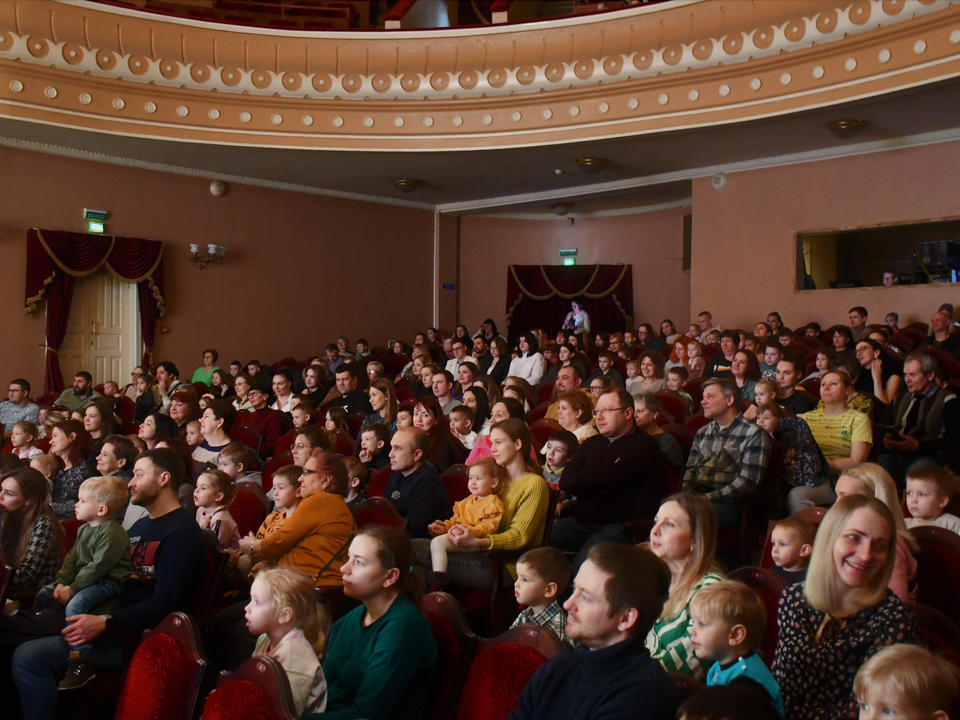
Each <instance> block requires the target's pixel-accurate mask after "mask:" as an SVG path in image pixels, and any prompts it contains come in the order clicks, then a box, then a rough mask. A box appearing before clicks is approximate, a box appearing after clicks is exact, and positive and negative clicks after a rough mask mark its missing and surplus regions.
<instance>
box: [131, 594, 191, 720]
mask: <svg viewBox="0 0 960 720" xmlns="http://www.w3.org/2000/svg"><path fill="white" fill-rule="evenodd" d="M199 637H200V633H199V629H198V628H197V626H196V621H194V620H193V618H191V617H189V616H188V615H185V614H184V613H179V612H178V613H173V614H171V615H168V616H167V617H166V618H164V620H163V622H161V623H160V624H159V625H158V626H157V627H156V628H155V629H154V630H148V631H147V632H146V633H145V634H144V640H143V642H142V643H141V644H140V646H139V647H138V648H137V651H136V652H135V653H134V654H133V658H132V659H131V661H130V665H129V667H128V668H127V676H126V679H125V681H124V683H123V690H122V691H121V693H120V699H119V700H118V702H117V712H116V715H115V716H114V720H167V719H168V718H184V719H185V720H188V719H189V718H192V717H193V714H194V708H195V707H196V704H197V700H198V699H199V697H200V696H201V688H202V687H203V685H204V679H205V678H206V676H207V674H208V671H209V664H208V663H207V660H206V658H205V657H204V656H203V652H202V650H200V648H199Z"/></svg>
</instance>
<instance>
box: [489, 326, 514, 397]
mask: <svg viewBox="0 0 960 720" xmlns="http://www.w3.org/2000/svg"><path fill="white" fill-rule="evenodd" d="M490 357H491V358H493V359H492V360H491V361H490V366H489V367H488V368H487V369H486V374H487V375H489V376H490V377H492V378H493V379H494V382H496V384H497V385H500V384H502V383H503V381H504V380H506V379H507V375H509V374H510V363H511V358H510V348H508V347H507V343H506V341H505V340H504V339H503V338H502V337H500V336H497V337H495V338H494V339H493V340H492V341H491V342H490Z"/></svg>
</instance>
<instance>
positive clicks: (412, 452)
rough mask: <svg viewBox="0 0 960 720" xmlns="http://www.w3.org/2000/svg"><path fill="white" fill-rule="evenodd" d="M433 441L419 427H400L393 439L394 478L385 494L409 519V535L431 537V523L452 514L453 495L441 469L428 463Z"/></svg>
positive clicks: (392, 475) (391, 454)
mask: <svg viewBox="0 0 960 720" xmlns="http://www.w3.org/2000/svg"><path fill="white" fill-rule="evenodd" d="M429 442H430V438H429V436H428V435H427V433H426V432H424V431H423V430H421V429H419V428H407V429H404V430H398V431H397V432H396V433H395V434H394V436H393V438H392V439H391V440H390V469H391V470H392V471H393V472H392V473H391V474H390V479H389V480H387V485H386V488H385V489H384V491H383V496H384V497H385V498H387V499H388V500H389V501H390V502H392V503H393V505H394V506H395V507H396V508H397V512H399V513H400V514H401V515H402V516H403V517H405V518H406V519H407V534H408V535H409V536H410V537H412V538H428V537H430V533H429V530H428V526H429V525H430V524H431V523H433V522H434V521H436V520H440V519H442V518H446V517H450V498H449V497H448V496H447V491H446V490H445V489H444V487H443V483H441V482H440V476H439V475H438V474H437V468H436V467H435V466H433V465H431V464H429V463H427V462H426V458H425V453H426V450H427V447H428V444H429Z"/></svg>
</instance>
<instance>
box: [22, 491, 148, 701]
mask: <svg viewBox="0 0 960 720" xmlns="http://www.w3.org/2000/svg"><path fill="white" fill-rule="evenodd" d="M78 497H79V500H78V501H77V506H76V509H75V512H76V515H77V520H80V521H81V522H83V523H86V524H85V525H82V526H80V530H79V531H78V532H77V541H76V544H74V546H73V549H72V550H70V552H69V553H67V557H66V559H65V560H64V561H63V567H61V568H60V574H59V575H57V580H56V582H55V583H54V584H52V585H47V586H46V587H44V588H42V589H41V590H40V592H39V593H38V594H37V600H36V603H35V604H34V607H38V608H43V607H47V606H48V605H49V604H50V601H51V600H56V601H57V602H59V603H60V604H61V605H65V606H66V617H67V618H68V619H69V618H72V617H74V616H75V615H83V614H86V613H89V612H90V611H91V610H92V609H93V608H95V607H97V606H98V605H101V604H102V603H104V602H106V601H107V600H109V599H110V598H112V597H115V596H116V595H119V594H120V591H121V590H122V589H123V584H124V583H125V582H126V581H127V580H128V579H129V578H130V575H131V574H133V564H132V563H131V562H130V538H129V536H128V535H127V531H126V530H124V529H123V527H122V526H121V525H120V523H119V522H117V520H116V516H117V514H118V513H119V512H120V511H121V510H122V509H123V508H124V506H125V505H126V504H127V486H126V483H125V482H124V480H123V479H122V478H119V477H94V478H90V479H88V480H86V481H84V483H83V484H82V485H81V486H80V492H79V495H78ZM92 647H93V646H92V645H78V646H76V647H73V646H71V647H70V655H69V660H68V662H67V674H66V677H65V678H64V679H63V680H61V681H60V689H61V690H73V689H74V688H78V687H83V686H84V685H86V684H87V683H88V682H90V681H91V680H92V679H93V678H94V677H95V674H94V670H93V663H92V662H91V661H90V652H91V650H92Z"/></svg>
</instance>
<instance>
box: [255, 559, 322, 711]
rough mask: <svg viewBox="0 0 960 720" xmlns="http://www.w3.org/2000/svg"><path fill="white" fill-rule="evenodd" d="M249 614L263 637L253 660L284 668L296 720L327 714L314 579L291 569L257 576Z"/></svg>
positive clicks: (320, 611) (257, 632)
mask: <svg viewBox="0 0 960 720" xmlns="http://www.w3.org/2000/svg"><path fill="white" fill-rule="evenodd" d="M247 613H248V614H249V618H250V620H249V627H250V633H251V634H252V635H257V636H259V637H258V638H257V645H256V648H254V651H253V657H258V656H261V655H266V656H267V657H271V658H273V659H274V660H276V661H277V662H278V663H280V665H281V666H282V667H283V669H284V672H285V674H286V676H287V680H289V681H290V691H291V695H292V697H293V705H294V708H295V709H296V711H297V716H298V717H299V716H300V715H303V714H304V713H319V712H323V710H324V708H326V706H327V680H326V678H325V677H324V675H323V668H322V667H321V666H320V658H319V657H318V655H323V653H324V650H325V646H326V639H327V638H326V633H325V632H324V619H325V618H324V612H323V610H322V608H321V607H320V606H319V605H318V604H317V599H316V594H315V592H314V589H313V583H312V582H311V578H310V577H309V576H307V575H305V574H304V573H302V572H300V571H299V570H293V569H290V568H271V569H269V570H264V571H263V572H260V573H258V574H257V577H256V579H255V580H254V581H253V586H252V587H251V588H250V604H249V605H247Z"/></svg>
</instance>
